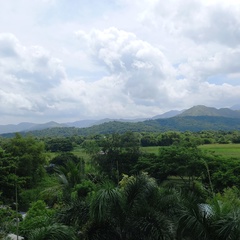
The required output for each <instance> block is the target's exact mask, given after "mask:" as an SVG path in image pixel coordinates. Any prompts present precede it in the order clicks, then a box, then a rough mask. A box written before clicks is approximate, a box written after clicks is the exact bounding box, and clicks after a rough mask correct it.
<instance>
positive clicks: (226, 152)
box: [199, 143, 240, 158]
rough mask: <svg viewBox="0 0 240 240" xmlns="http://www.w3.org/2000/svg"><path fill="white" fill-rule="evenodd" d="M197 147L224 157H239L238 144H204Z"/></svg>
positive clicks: (239, 145) (239, 149) (239, 147)
mask: <svg viewBox="0 0 240 240" xmlns="http://www.w3.org/2000/svg"><path fill="white" fill-rule="evenodd" d="M199 148H200V149H202V150H208V151H211V152H214V153H216V154H218V155H222V156H225V157H234V158H240V144H233V143H232V144H206V145H201V146H199Z"/></svg>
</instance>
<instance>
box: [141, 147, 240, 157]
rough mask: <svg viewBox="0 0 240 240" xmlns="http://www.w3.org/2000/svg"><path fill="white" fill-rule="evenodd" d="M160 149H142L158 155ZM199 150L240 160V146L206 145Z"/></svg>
mask: <svg viewBox="0 0 240 240" xmlns="http://www.w3.org/2000/svg"><path fill="white" fill-rule="evenodd" d="M159 148H160V146H154V147H141V151H142V152H146V153H154V154H158V152H159ZM199 148H200V149H202V150H207V151H210V152H214V153H215V154H218V155H222V156H225V157H234V158H239V159H240V144H206V145H201V146H199Z"/></svg>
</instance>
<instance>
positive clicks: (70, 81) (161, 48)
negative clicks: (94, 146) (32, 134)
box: [0, 0, 240, 124]
mask: <svg viewBox="0 0 240 240" xmlns="http://www.w3.org/2000/svg"><path fill="white" fill-rule="evenodd" d="M22 4H23V6H24V4H27V2H26V1H23V0H22ZM75 4H76V6H75V8H74V9H76V10H74V9H71V11H73V14H72V15H71V14H66V15H64V11H63V10H64V8H66V2H65V1H62V4H60V3H59V2H58V1H39V2H38V4H37V5H36V6H37V7H36V6H35V5H34V4H33V5H30V6H28V10H29V11H30V10H32V11H31V14H30V16H28V18H29V19H31V20H32V24H33V25H35V30H32V28H31V27H30V23H29V22H28V21H27V20H29V19H27V20H26V17H23V15H22V14H23V13H22V12H21V8H20V9H17V8H14V7H13V6H14V1H9V3H8V4H7V5H6V6H5V9H4V11H5V12H4V11H3V10H0V14H2V15H1V16H2V18H3V19H4V18H5V17H6V14H7V12H8V13H9V15H10V16H12V17H14V16H13V13H12V11H13V10H12V9H14V11H15V12H16V16H17V17H18V18H21V17H22V19H23V20H22V22H21V21H20V24H19V29H17V28H14V24H13V23H14V21H13V20H12V23H11V22H10V23H9V31H5V32H2V33H0V81H1V87H0V113H1V115H2V116H3V117H2V120H1V121H2V122H1V124H7V123H13V122H15V123H17V122H20V121H33V122H44V121H50V120H55V121H59V122H64V121H74V120H79V119H86V118H104V117H110V118H135V117H151V116H154V115H157V114H160V113H163V112H165V111H168V110H171V109H184V108H188V107H191V106H193V105H198V104H204V105H207V106H214V107H230V106H232V105H235V104H237V103H238V102H239V96H240V81H239V79H240V46H239V43H240V42H239V39H240V17H239V16H240V3H238V1H229V2H228V3H226V1H213V0H212V1H203V0H191V1H190V0H184V4H183V2H179V1H177V0H170V1H167V2H165V1H164V2H163V1H160V0H148V1H147V0H144V1H141V2H139V1H132V2H131V3H130V2H129V1H124V0H115V1H113V3H112V5H110V6H108V7H106V8H105V5H104V4H105V2H104V1H103V3H101V4H100V5H99V8H100V10H99V11H97V10H95V11H92V10H91V11H90V9H92V8H91V7H92V5H91V4H90V3H84V4H83V3H75ZM81 4H82V5H81ZM96 4H97V3H96ZM98 4H99V3H98ZM64 6H65V7H64ZM15 7H16V6H15ZM81 7H84V8H83V9H84V11H85V13H80V12H79V11H78V10H77V9H79V8H81ZM29 8H31V9H29ZM74 11H76V12H74ZM57 13H59V14H60V15H59V16H58V15H57ZM87 13H89V16H88V14H87ZM51 14H52V15H51ZM78 14H80V15H81V17H78ZM50 15H51V17H50ZM43 16H48V17H47V18H46V19H45V18H43ZM127 23H128V24H127ZM26 26H27V27H28V29H29V31H30V32H27V31H26V30H25V28H24V27H26ZM0 29H1V24H0ZM4 29H6V26H4ZM20 30H21V31H22V33H21V31H20ZM38 31H39V33H37V32H38ZM25 33H26V34H27V37H28V38H27V37H26V36H24V34H25ZM31 33H32V34H38V35H37V36H38V39H37V38H36V36H35V35H34V37H31ZM42 33H44V34H42ZM20 39H21V40H20ZM36 39H37V40H36Z"/></svg>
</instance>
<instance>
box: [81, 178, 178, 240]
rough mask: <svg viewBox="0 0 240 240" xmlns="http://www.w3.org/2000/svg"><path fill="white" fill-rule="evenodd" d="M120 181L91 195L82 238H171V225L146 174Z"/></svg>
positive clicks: (153, 182) (152, 182) (156, 187)
mask: <svg viewBox="0 0 240 240" xmlns="http://www.w3.org/2000/svg"><path fill="white" fill-rule="evenodd" d="M124 182H125V183H124V184H122V186H121V185H120V186H119V187H112V186H111V185H110V184H106V185H105V186H104V188H101V189H100V190H99V191H98V192H96V194H95V195H94V196H93V199H92V201H91V204H90V221H89V222H88V223H87V224H86V228H85V236H86V239H92V240H95V239H116V240H118V239H119V240H121V239H131V240H134V239H138V240H141V239H144V240H150V239H151V240H154V239H158V240H161V239H166V240H167V239H172V236H173V222H172V221H171V219H170V217H168V216H167V214H166V211H167V210H168V208H167V206H166V204H165V203H167V201H166V202H165V199H164V198H165V196H164V195H162V192H161V191H160V189H159V187H158V186H157V183H156V182H155V181H154V180H153V179H152V178H150V177H149V176H147V175H146V174H141V175H139V176H137V177H130V178H128V179H127V180H126V179H125V181H124ZM168 203H169V202H168Z"/></svg>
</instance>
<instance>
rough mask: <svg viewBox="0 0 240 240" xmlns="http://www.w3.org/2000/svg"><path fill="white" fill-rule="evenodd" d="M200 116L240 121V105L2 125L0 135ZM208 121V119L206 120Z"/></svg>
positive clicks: (199, 106) (196, 107)
mask: <svg viewBox="0 0 240 240" xmlns="http://www.w3.org/2000/svg"><path fill="white" fill-rule="evenodd" d="M200 116H208V117H223V118H231V119H239V120H240V105H234V106H233V107H232V108H220V109H217V108H214V107H206V106H203V105H198V106H194V107H192V108H189V109H187V110H182V111H178V110H171V111H169V112H166V113H163V114H161V115H157V116H154V117H150V118H148V119H146V118H145V119H108V118H107V119H102V120H80V121H75V122H68V123H57V122H54V121H51V122H48V123H43V124H36V123H27V122H25V123H24V122H23V123H19V124H17V125H14V124H9V125H0V134H4V133H14V132H29V131H31V132H32V131H36V130H43V129H48V128H56V127H58V128H61V127H75V128H88V127H92V126H96V125H100V124H103V123H108V122H113V121H115V122H125V123H137V122H144V121H147V120H148V121H149V120H157V119H168V118H176V120H175V119H174V121H178V119H180V118H184V117H200ZM205 120H206V119H205Z"/></svg>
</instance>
